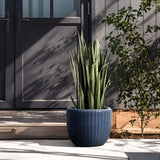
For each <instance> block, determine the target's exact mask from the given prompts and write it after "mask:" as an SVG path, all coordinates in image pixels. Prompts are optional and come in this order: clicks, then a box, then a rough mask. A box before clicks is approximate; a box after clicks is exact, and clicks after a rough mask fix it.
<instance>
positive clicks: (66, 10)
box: [53, 0, 80, 17]
mask: <svg viewBox="0 0 160 160" xmlns="http://www.w3.org/2000/svg"><path fill="white" fill-rule="evenodd" d="M53 2H54V3H53V16H54V17H68V16H71V17H73V16H80V0H54V1H53Z"/></svg>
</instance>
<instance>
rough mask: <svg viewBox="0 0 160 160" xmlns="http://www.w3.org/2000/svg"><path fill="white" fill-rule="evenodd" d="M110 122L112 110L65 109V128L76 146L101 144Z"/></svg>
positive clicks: (107, 132)
mask: <svg viewBox="0 0 160 160" xmlns="http://www.w3.org/2000/svg"><path fill="white" fill-rule="evenodd" d="M111 124H112V110H111V108H107V109H94V110H91V109H84V110H81V109H75V108H73V107H71V108H68V109H67V129H68V134H69V137H70V139H71V140H72V142H73V143H74V144H75V145H78V146H87V147H91V146H100V145H103V144H104V143H105V142H106V141H107V139H108V137H109V135H110V130H111Z"/></svg>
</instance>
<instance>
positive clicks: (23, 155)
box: [0, 139, 160, 160]
mask: <svg viewBox="0 0 160 160" xmlns="http://www.w3.org/2000/svg"><path fill="white" fill-rule="evenodd" d="M127 155H128V156H127ZM159 155H160V139H158V140H157V139H141V140H134V139H109V140H108V141H107V143H105V144H104V145H103V146H99V147H77V146H75V145H74V144H72V142H71V141H70V140H6V141H5V140H1V141H0V160H67V159H68V160H103V159H105V160H127V159H128V157H129V158H130V160H139V159H138V158H140V159H145V160H152V159H153V160H157V158H159ZM149 156H150V157H151V158H152V159H151V158H150V159H147V158H148V157H149ZM158 160H159V159H158Z"/></svg>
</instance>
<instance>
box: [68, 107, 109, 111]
mask: <svg viewBox="0 0 160 160" xmlns="http://www.w3.org/2000/svg"><path fill="white" fill-rule="evenodd" d="M68 109H69V110H77V111H86V112H90V111H96V112H97V111H109V110H112V109H111V108H110V107H107V108H105V109H78V108H75V107H69V108H67V110H68Z"/></svg>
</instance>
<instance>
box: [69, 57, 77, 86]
mask: <svg viewBox="0 0 160 160" xmlns="http://www.w3.org/2000/svg"><path fill="white" fill-rule="evenodd" d="M70 66H71V71H72V75H73V80H74V84H75V88H76V84H77V79H76V67H75V62H74V60H73V55H72V54H71V56H70Z"/></svg>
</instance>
